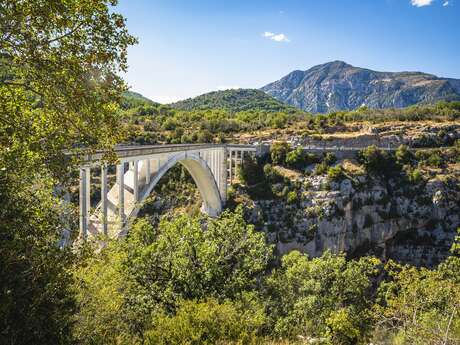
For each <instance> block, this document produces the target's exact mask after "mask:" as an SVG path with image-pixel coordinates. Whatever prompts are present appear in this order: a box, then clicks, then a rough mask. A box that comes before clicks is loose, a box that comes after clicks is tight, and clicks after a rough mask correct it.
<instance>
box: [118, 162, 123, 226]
mask: <svg viewBox="0 0 460 345" xmlns="http://www.w3.org/2000/svg"><path fill="white" fill-rule="evenodd" d="M117 183H118V216H119V218H120V227H121V228H122V227H123V225H124V222H125V165H124V163H121V164H118V165H117Z"/></svg>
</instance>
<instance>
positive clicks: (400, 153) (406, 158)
mask: <svg viewBox="0 0 460 345" xmlns="http://www.w3.org/2000/svg"><path fill="white" fill-rule="evenodd" d="M395 157H396V162H397V163H398V164H401V165H404V164H409V163H411V161H412V159H413V154H412V152H410V151H409V148H408V147H407V146H406V145H400V146H399V147H398V149H397V150H396V151H395Z"/></svg>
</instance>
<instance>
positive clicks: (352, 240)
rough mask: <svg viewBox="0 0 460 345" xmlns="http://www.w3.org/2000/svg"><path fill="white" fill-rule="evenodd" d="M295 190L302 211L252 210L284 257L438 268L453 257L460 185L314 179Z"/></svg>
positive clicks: (277, 206)
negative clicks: (296, 253)
mask: <svg viewBox="0 0 460 345" xmlns="http://www.w3.org/2000/svg"><path fill="white" fill-rule="evenodd" d="M297 184H300V185H301V187H300V188H299V189H298V195H299V200H298V202H297V203H291V204H289V203H287V202H286V201H284V200H280V199H276V200H257V201H252V202H251V203H249V204H248V208H247V210H248V211H247V214H248V219H249V221H250V222H252V223H254V224H256V226H257V227H258V228H259V229H261V230H263V231H264V232H266V234H267V237H268V239H269V241H270V242H272V243H274V244H276V248H277V250H278V252H279V253H286V252H288V251H290V250H293V249H298V250H301V251H302V252H305V253H308V254H309V255H310V256H319V255H321V254H322V253H323V252H324V251H325V250H327V249H330V250H332V251H334V252H340V251H344V252H346V253H347V254H348V255H349V256H351V257H355V256H360V255H363V254H374V255H377V256H379V257H381V258H384V259H388V258H392V259H395V260H398V261H402V262H407V263H411V264H415V265H419V266H434V265H436V264H437V263H438V262H440V261H441V260H442V259H444V258H445V257H446V256H447V255H448V249H449V248H450V245H451V243H452V241H453V238H454V236H455V231H456V229H457V227H459V226H460V217H459V216H460V205H459V203H458V200H460V190H459V186H458V185H457V183H456V182H455V180H452V181H451V180H445V181H441V180H438V179H433V180H430V181H428V182H427V183H425V184H422V185H418V186H414V185H397V184H395V183H384V182H382V181H378V180H372V179H370V178H368V177H364V176H360V177H357V178H356V179H353V180H351V179H344V180H342V181H341V182H339V183H338V182H333V183H330V182H329V181H328V179H327V177H325V176H314V177H301V178H300V179H299V181H297Z"/></svg>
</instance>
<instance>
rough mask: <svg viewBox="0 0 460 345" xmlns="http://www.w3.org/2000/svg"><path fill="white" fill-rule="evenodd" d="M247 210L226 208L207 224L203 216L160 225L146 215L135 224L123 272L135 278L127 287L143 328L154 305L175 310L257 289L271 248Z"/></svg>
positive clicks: (207, 220) (207, 221)
mask: <svg viewBox="0 0 460 345" xmlns="http://www.w3.org/2000/svg"><path fill="white" fill-rule="evenodd" d="M242 212H243V211H242V208H241V207H239V208H237V209H236V212H235V213H232V212H229V211H225V212H224V213H223V214H222V215H221V216H220V217H219V218H217V219H206V225H203V221H204V219H203V218H201V217H194V218H190V217H187V216H180V217H177V218H175V219H174V220H171V221H166V220H164V221H162V222H161V224H160V226H159V228H158V229H157V230H156V229H154V228H153V227H152V226H151V225H150V224H148V223H147V222H146V221H143V220H141V221H140V222H139V223H138V224H137V225H136V226H135V227H134V228H133V229H132V232H131V234H130V238H129V240H128V243H127V248H126V252H127V254H128V256H127V259H126V261H125V262H124V264H123V271H124V272H125V273H126V274H127V275H128V277H129V280H130V281H134V282H135V284H133V285H132V286H131V287H130V290H129V291H127V292H126V296H127V308H129V309H131V310H132V309H136V310H140V313H139V316H138V317H137V318H136V320H135V322H139V326H138V327H139V328H142V327H143V326H142V325H144V324H146V323H148V320H146V321H142V320H143V319H145V318H146V317H147V318H148V316H149V315H150V314H151V313H152V312H153V310H158V309H162V310H165V311H166V312H168V313H170V312H172V311H174V310H175V309H176V307H177V305H178V303H179V301H180V300H182V299H200V298H206V297H212V298H216V299H217V300H219V301H223V300H225V299H235V298H237V297H238V296H240V295H241V294H242V293H243V292H245V291H250V290H254V289H255V288H256V286H257V282H258V280H259V279H260V277H261V275H262V274H263V273H264V271H265V269H266V267H267V263H268V261H269V260H270V259H271V252H272V248H271V246H268V245H267V244H266V243H265V239H264V235H263V233H260V232H256V231H255V230H254V227H253V226H252V225H247V224H246V222H245V221H244V219H243V214H242ZM146 310H150V313H149V312H146Z"/></svg>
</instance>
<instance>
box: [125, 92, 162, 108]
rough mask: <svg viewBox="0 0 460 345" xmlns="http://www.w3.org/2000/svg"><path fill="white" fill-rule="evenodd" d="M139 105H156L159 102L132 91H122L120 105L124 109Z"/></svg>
mask: <svg viewBox="0 0 460 345" xmlns="http://www.w3.org/2000/svg"><path fill="white" fill-rule="evenodd" d="M141 105H142V106H149V105H152V106H158V105H160V104H159V103H156V102H154V101H152V100H150V99H148V98H147V97H145V96H143V95H141V94H140V93H137V92H134V91H126V92H124V93H123V102H122V107H123V108H124V109H129V108H134V107H138V106H141Z"/></svg>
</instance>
